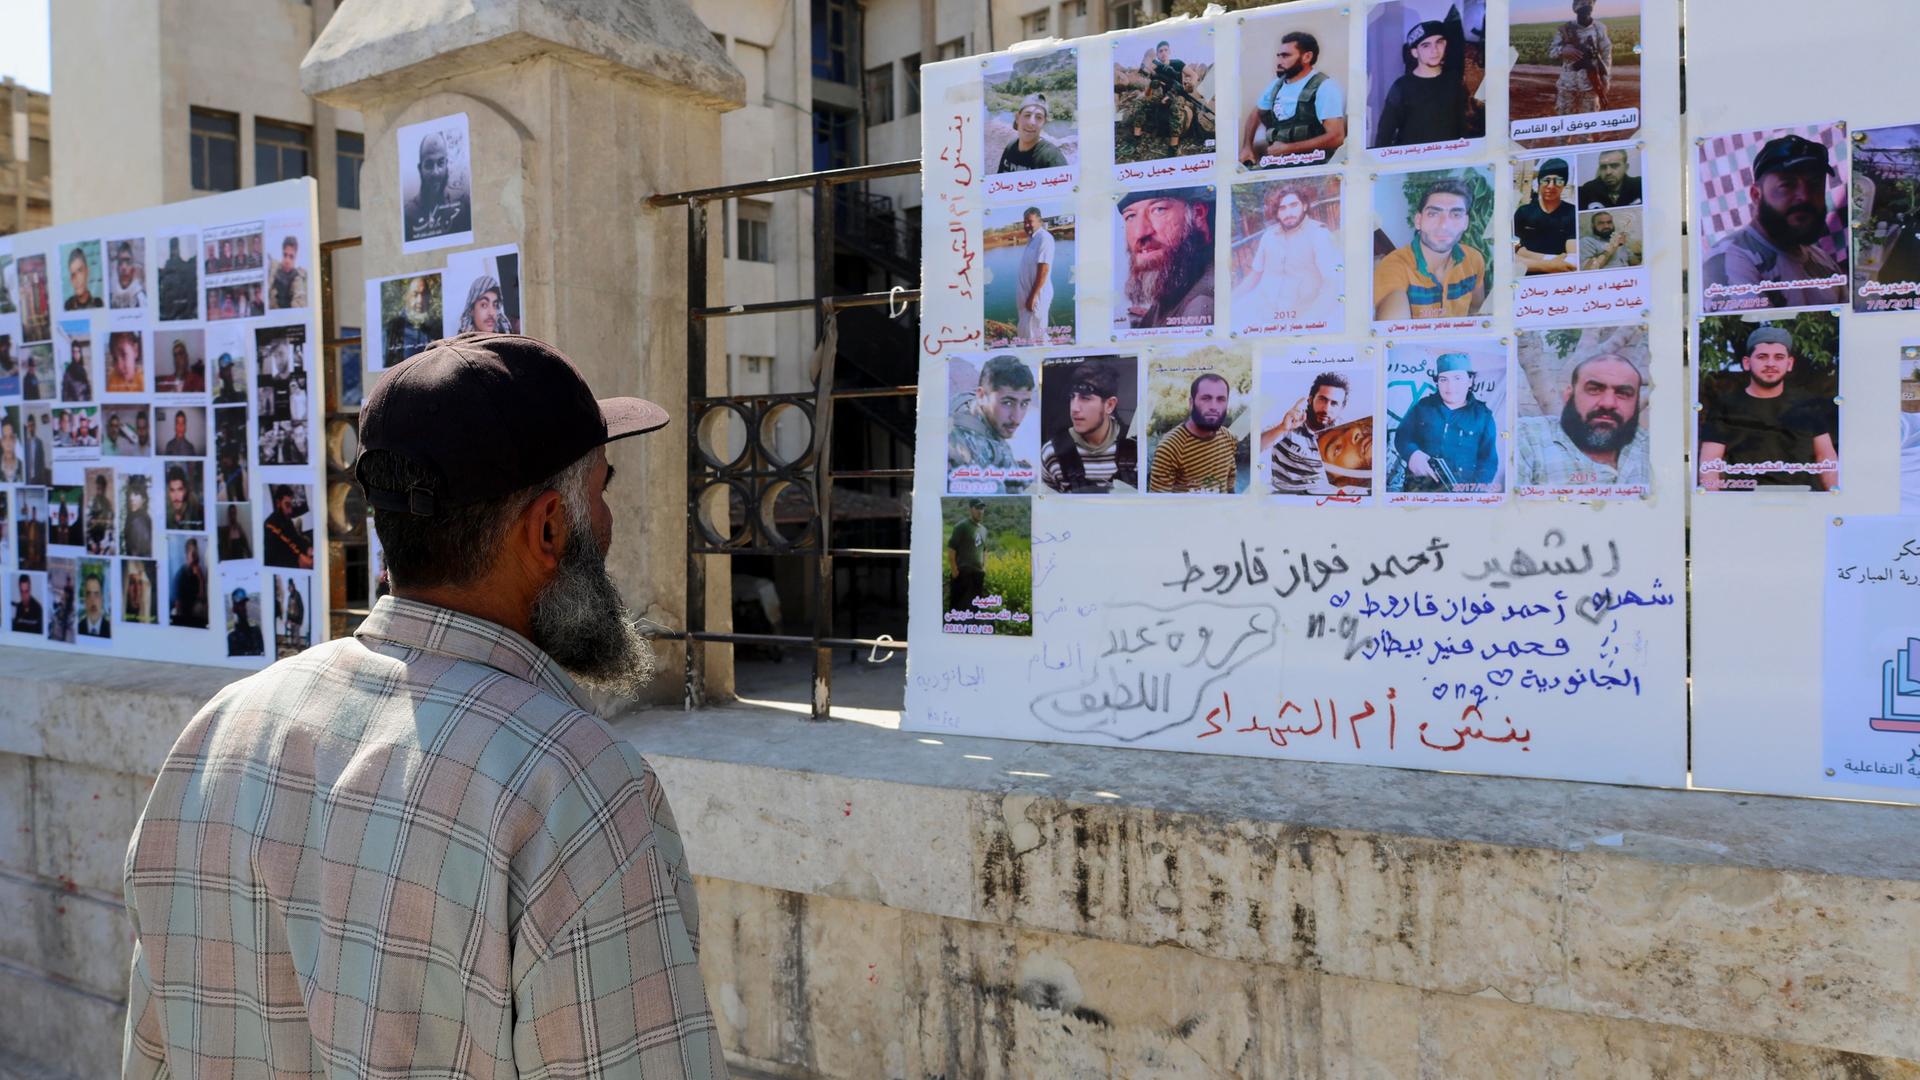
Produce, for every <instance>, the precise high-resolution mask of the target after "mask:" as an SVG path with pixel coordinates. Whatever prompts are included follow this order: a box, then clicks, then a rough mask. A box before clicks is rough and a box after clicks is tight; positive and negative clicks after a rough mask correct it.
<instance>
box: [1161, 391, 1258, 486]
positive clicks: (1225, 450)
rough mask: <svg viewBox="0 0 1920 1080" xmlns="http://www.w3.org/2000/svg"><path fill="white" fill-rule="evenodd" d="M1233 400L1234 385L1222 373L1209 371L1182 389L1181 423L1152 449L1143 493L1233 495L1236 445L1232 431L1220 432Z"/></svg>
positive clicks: (1235, 474)
mask: <svg viewBox="0 0 1920 1080" xmlns="http://www.w3.org/2000/svg"><path fill="white" fill-rule="evenodd" d="M1232 399H1233V387H1232V386H1231V385H1229V384H1228V382H1227V380H1226V378H1225V376H1222V375H1219V374H1217V373H1215V372H1211V371H1209V372H1205V373H1203V374H1201V375H1198V376H1196V377H1195V378H1194V380H1193V384H1192V385H1191V386H1190V387H1189V388H1188V390H1187V404H1188V414H1187V419H1186V421H1185V422H1184V423H1182V424H1181V425H1180V426H1179V427H1176V428H1174V429H1173V430H1172V431H1169V432H1168V433H1167V434H1166V435H1165V436H1164V437H1163V438H1161V440H1160V445H1159V446H1157V447H1155V448H1154V451H1153V467H1152V468H1151V469H1150V470H1149V471H1148V473H1147V490H1148V491H1150V492H1217V493H1219V494H1222V495H1231V494H1233V493H1234V490H1235V488H1236V487H1237V484H1236V480H1237V478H1238V470H1237V467H1236V463H1235V461H1234V457H1235V453H1236V451H1237V449H1238V447H1237V446H1236V444H1235V440H1234V437H1233V433H1232V432H1230V431H1226V430H1223V428H1224V426H1225V424H1226V419H1227V410H1228V407H1229V405H1230V404H1231V402H1232Z"/></svg>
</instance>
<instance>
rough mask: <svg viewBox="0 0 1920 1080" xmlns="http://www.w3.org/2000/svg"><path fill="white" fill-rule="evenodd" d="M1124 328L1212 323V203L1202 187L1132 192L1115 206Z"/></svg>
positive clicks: (1193, 325) (1200, 325) (1196, 325)
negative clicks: (1122, 254) (1121, 239)
mask: <svg viewBox="0 0 1920 1080" xmlns="http://www.w3.org/2000/svg"><path fill="white" fill-rule="evenodd" d="M1119 212H1120V223H1121V229H1122V231H1123V233H1124V235H1125V239H1126V245H1127V280H1126V288H1125V290H1124V291H1125V293H1126V299H1127V325H1129V326H1132V327H1135V328H1143V327H1157V326H1189V327H1199V328H1205V327H1208V326H1212V325H1213V202H1212V196H1210V195H1209V194H1208V193H1207V189H1205V188H1197V187H1196V188H1168V189H1160V190H1155V191H1134V192H1129V193H1128V194H1127V196H1126V197H1125V198H1123V199H1121V200H1120V203H1119Z"/></svg>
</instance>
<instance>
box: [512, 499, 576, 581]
mask: <svg viewBox="0 0 1920 1080" xmlns="http://www.w3.org/2000/svg"><path fill="white" fill-rule="evenodd" d="M513 532H514V534H515V535H516V536H517V537H518V539H519V541H520V543H519V544H518V545H517V546H518V547H519V548H520V550H521V557H522V558H523V559H524V560H526V562H527V564H528V565H529V567H530V568H532V569H535V570H538V571H542V572H550V571H552V570H553V569H555V568H556V567H558V566H559V565H560V556H561V554H562V553H563V552H565V550H566V546H567V512H566V505H565V503H564V502H563V501H562V500H561V498H560V493H559V492H557V491H543V492H541V493H540V494H539V495H538V496H537V497H535V498H534V500H533V502H531V503H529V504H528V505H527V508H526V509H525V510H523V511H521V512H520V519H519V521H518V522H517V523H516V525H515V527H514V530H513Z"/></svg>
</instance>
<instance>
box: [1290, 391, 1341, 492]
mask: <svg viewBox="0 0 1920 1080" xmlns="http://www.w3.org/2000/svg"><path fill="white" fill-rule="evenodd" d="M1349 390H1350V387H1349V386H1348V384H1347V377H1346V376H1345V375H1342V374H1340V373H1339V372H1337V371H1323V372H1321V373H1320V374H1318V375H1316V376H1314V378H1313V385H1312V386H1310V387H1308V388H1307V396H1306V397H1304V398H1301V399H1300V400H1299V401H1297V402H1295V403H1294V406H1293V408H1291V409H1288V410H1287V414H1286V416H1284V417H1282V418H1281V420H1280V430H1279V435H1278V437H1277V438H1275V439H1274V441H1273V457H1272V464H1273V493H1274V494H1275V495H1327V494H1332V492H1333V485H1332V484H1331V483H1330V482H1329V481H1328V480H1327V463H1326V462H1325V461H1324V460H1322V459H1321V457H1320V435H1321V434H1322V433H1323V432H1325V431H1326V430H1327V429H1329V428H1331V427H1333V426H1335V425H1336V424H1338V423H1340V418H1341V416H1342V415H1343V414H1344V413H1345V412H1346V409H1347V394H1348V391H1349Z"/></svg>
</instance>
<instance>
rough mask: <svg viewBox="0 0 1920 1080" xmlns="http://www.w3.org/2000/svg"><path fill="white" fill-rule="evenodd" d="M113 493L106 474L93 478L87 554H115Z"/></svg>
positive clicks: (88, 514) (88, 508) (88, 507)
mask: <svg viewBox="0 0 1920 1080" xmlns="http://www.w3.org/2000/svg"><path fill="white" fill-rule="evenodd" d="M116 539H118V537H116V536H114V530H113V491H112V490H111V489H109V488H108V487H107V477H106V474H105V473H95V474H94V476H93V493H92V494H91V495H90V496H88V498H87V554H89V555H112V554H113V553H114V551H113V549H114V541H115V540H116Z"/></svg>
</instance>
